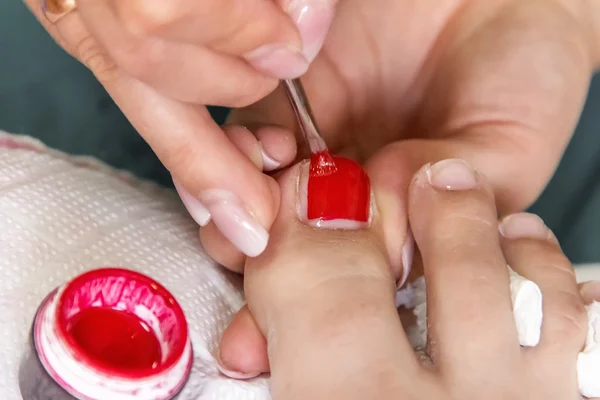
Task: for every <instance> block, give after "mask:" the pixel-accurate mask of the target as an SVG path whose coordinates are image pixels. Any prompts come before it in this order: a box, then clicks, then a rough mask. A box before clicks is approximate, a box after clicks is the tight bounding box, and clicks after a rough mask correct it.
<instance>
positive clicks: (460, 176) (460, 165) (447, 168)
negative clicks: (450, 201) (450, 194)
mask: <svg viewBox="0 0 600 400" xmlns="http://www.w3.org/2000/svg"><path fill="white" fill-rule="evenodd" d="M425 172H426V173H427V178H428V180H429V184H430V185H431V186H433V187H435V188H437V189H441V190H451V191H455V190H471V189H474V188H475V187H477V175H476V174H475V170H474V169H473V168H472V167H471V166H470V165H469V164H468V163H467V162H466V161H464V160H460V159H448V160H443V161H439V162H437V163H435V164H433V165H432V166H430V167H429V168H427V169H426V170H425Z"/></svg>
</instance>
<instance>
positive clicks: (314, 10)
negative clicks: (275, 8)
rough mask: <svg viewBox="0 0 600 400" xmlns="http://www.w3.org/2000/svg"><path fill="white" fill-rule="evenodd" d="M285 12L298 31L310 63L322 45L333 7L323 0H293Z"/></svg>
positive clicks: (331, 20) (331, 18)
mask: <svg viewBox="0 0 600 400" xmlns="http://www.w3.org/2000/svg"><path fill="white" fill-rule="evenodd" d="M287 12H288V14H289V15H290V16H291V17H292V19H293V20H294V22H295V23H296V26H297V27H298V31H299V32H300V38H301V39H302V46H303V53H304V57H305V58H306V60H307V61H308V62H309V63H311V62H312V61H313V60H314V59H315V58H316V56H317V54H319V51H320V50H321V48H322V47H323V43H324V42H325V38H326V37H327V33H328V32H329V28H330V26H331V23H332V22H333V17H334V15H335V9H334V7H332V6H331V4H330V2H329V1H325V0H293V1H292V2H291V4H290V5H289V6H288V9H287Z"/></svg>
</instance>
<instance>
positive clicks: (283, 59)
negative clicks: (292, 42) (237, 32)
mask: <svg viewBox="0 0 600 400" xmlns="http://www.w3.org/2000/svg"><path fill="white" fill-rule="evenodd" d="M244 58H245V59H246V60H247V61H248V63H250V65H252V66H253V67H254V68H256V69H257V70H259V71H260V72H262V73H264V74H266V75H269V76H271V77H273V78H277V79H293V78H297V77H299V76H301V75H304V73H305V72H306V71H307V70H308V61H306V58H304V56H303V55H302V53H301V52H300V51H298V50H296V49H293V48H291V47H289V46H286V45H283V44H267V45H264V46H262V47H260V48H258V49H257V50H254V51H251V52H250V53H247V54H246V55H245V56H244Z"/></svg>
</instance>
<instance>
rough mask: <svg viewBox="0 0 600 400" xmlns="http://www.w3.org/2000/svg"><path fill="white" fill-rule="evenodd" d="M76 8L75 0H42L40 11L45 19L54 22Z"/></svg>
mask: <svg viewBox="0 0 600 400" xmlns="http://www.w3.org/2000/svg"><path fill="white" fill-rule="evenodd" d="M75 8H77V4H76V3H75V0H42V12H43V14H44V16H45V17H46V19H47V20H48V21H50V22H52V23H55V22H56V21H58V20H59V19H61V18H62V17H64V16H65V15H67V14H69V13H70V12H71V11H73V10H75Z"/></svg>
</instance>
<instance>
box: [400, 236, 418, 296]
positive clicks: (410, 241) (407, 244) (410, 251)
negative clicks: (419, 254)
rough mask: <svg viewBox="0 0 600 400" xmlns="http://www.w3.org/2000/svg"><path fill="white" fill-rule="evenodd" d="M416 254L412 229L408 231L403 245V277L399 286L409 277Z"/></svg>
mask: <svg viewBox="0 0 600 400" xmlns="http://www.w3.org/2000/svg"><path fill="white" fill-rule="evenodd" d="M414 256H415V239H414V237H413V235H412V232H411V231H410V229H409V230H408V232H407V233H406V240H405V241H404V246H402V278H401V279H400V280H399V281H398V288H400V287H402V286H403V285H404V284H405V283H406V280H407V279H408V274H410V270H411V269H412V264H413V259H414Z"/></svg>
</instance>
